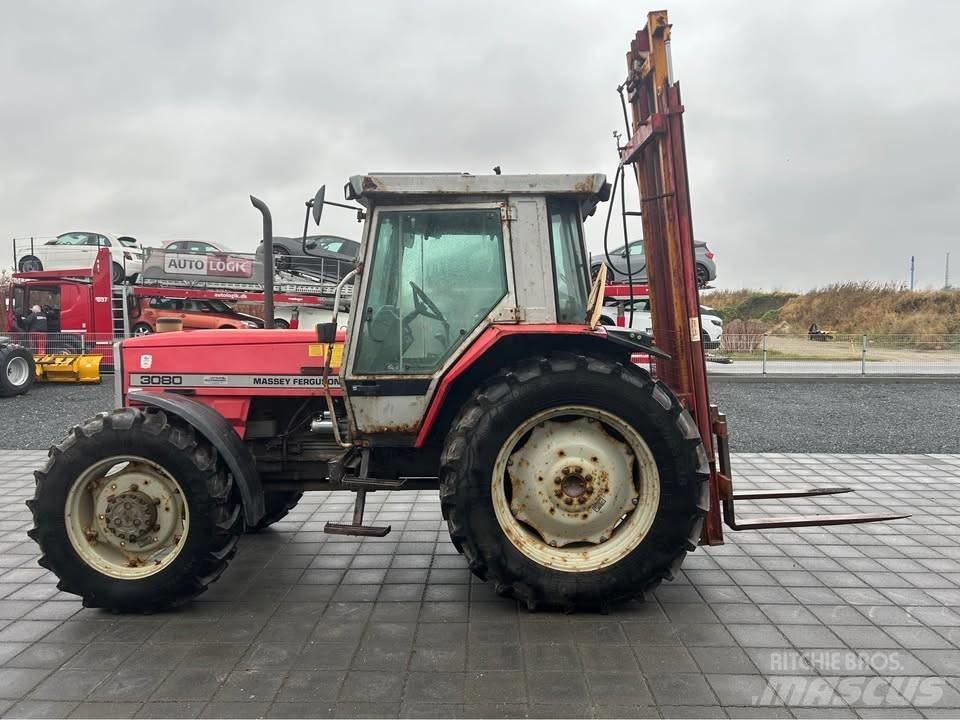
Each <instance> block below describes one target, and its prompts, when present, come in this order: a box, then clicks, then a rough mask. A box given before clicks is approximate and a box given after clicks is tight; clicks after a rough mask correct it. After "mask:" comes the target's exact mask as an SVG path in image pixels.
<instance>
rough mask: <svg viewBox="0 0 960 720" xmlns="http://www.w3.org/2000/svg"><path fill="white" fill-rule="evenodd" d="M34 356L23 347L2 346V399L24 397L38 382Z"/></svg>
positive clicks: (0, 379) (0, 387)
mask: <svg viewBox="0 0 960 720" xmlns="http://www.w3.org/2000/svg"><path fill="white" fill-rule="evenodd" d="M36 372H37V371H36V366H35V365H34V362H33V354H32V353H31V352H30V351H29V350H27V349H26V348H25V347H23V346H22V345H16V344H14V343H10V344H8V345H0V397H13V396H15V395H23V394H24V393H25V392H27V390H29V389H30V388H31V387H32V386H33V382H34V380H36Z"/></svg>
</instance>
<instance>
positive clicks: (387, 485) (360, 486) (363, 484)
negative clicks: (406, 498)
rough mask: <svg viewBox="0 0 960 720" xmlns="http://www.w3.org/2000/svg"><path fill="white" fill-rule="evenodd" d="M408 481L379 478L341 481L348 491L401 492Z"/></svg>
mask: <svg viewBox="0 0 960 720" xmlns="http://www.w3.org/2000/svg"><path fill="white" fill-rule="evenodd" d="M406 482H407V481H406V480H404V479H402V478H401V479H397V480H380V479H377V478H358V477H348V478H344V479H343V480H341V481H340V484H341V485H343V487H344V488H346V489H347V490H371V491H373V490H399V489H400V488H402V487H403V486H404V484H406Z"/></svg>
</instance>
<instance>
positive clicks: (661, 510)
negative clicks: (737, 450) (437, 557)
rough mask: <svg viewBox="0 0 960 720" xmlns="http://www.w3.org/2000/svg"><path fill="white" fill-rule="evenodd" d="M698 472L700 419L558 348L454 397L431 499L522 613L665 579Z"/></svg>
mask: <svg viewBox="0 0 960 720" xmlns="http://www.w3.org/2000/svg"><path fill="white" fill-rule="evenodd" d="M491 469H492V472H491ZM708 477H709V476H708V466H707V459H706V454H705V453H704V450H703V445H702V442H701V440H700V435H699V433H698V431H697V426H696V423H695V422H694V421H693V419H692V418H691V416H690V414H689V413H688V412H687V411H686V410H684V409H683V408H682V406H681V405H680V403H679V402H678V400H677V399H676V397H675V396H674V395H673V393H671V392H670V391H669V389H667V388H666V386H664V385H663V384H662V383H659V382H655V381H653V380H652V379H651V378H650V376H649V374H648V373H647V372H645V371H644V370H642V369H640V368H638V367H635V366H632V365H625V364H621V363H614V362H610V361H608V360H603V359H599V358H593V357H584V356H573V355H567V354H563V355H559V354H558V355H555V356H552V357H549V358H546V357H545V358H531V359H529V360H526V361H524V362H522V363H520V364H518V365H517V366H515V367H514V368H512V369H510V370H506V371H504V372H501V373H500V374H499V375H497V376H496V377H495V378H493V379H492V380H491V381H490V382H488V383H487V384H486V385H485V386H484V387H482V388H480V389H479V390H478V391H477V392H476V393H475V394H474V395H473V397H472V398H471V399H470V400H469V401H468V402H467V403H466V404H465V405H464V406H463V409H462V410H461V412H460V414H459V416H458V417H457V418H456V420H455V421H454V423H453V426H452V428H451V430H450V433H449V435H448V437H447V441H446V444H445V447H444V450H443V455H442V459H441V489H440V494H441V506H442V509H443V514H444V517H445V518H446V520H447V524H448V527H449V530H450V537H451V539H452V540H453V542H454V544H455V545H457V546H458V547H459V548H461V549H462V552H463V554H464V555H465V556H466V558H467V560H468V562H469V564H470V569H471V570H472V571H473V572H474V574H476V575H477V576H479V577H480V578H482V579H485V580H489V581H490V582H492V583H494V585H495V587H496V591H497V593H498V594H501V595H505V596H509V597H514V598H516V599H518V600H520V601H522V602H523V603H525V604H526V605H527V607H529V608H531V609H533V608H536V607H538V606H550V607H560V608H563V609H565V610H574V609H577V608H597V607H600V608H603V607H605V606H607V605H609V604H610V603H613V602H617V601H622V600H626V599H629V598H633V597H637V596H642V595H643V593H644V592H646V591H648V590H651V589H652V588H654V587H656V586H657V585H658V584H659V583H660V581H661V580H663V579H665V578H666V579H669V578H672V577H673V575H674V573H675V572H676V571H677V570H678V569H679V567H680V563H681V562H682V560H683V557H684V556H685V555H686V553H687V552H688V551H690V550H694V549H695V548H696V547H697V543H698V541H699V538H700V532H701V529H702V527H703V520H704V516H705V514H706V511H707V508H708V493H707V487H708V484H707V480H708Z"/></svg>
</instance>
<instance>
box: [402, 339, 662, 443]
mask: <svg viewBox="0 0 960 720" xmlns="http://www.w3.org/2000/svg"><path fill="white" fill-rule="evenodd" d="M652 341H653V338H651V337H650V336H649V335H647V334H646V333H638V332H606V331H605V330H603V329H600V330H597V331H594V330H591V329H590V328H589V327H587V326H586V325H572V324H571V325H494V326H492V327H490V328H488V329H487V330H486V331H484V332H483V333H482V334H481V335H480V337H478V338H477V339H476V340H475V341H474V343H473V344H472V345H471V346H470V347H469V348H468V349H467V350H466V351H465V352H464V353H463V354H462V355H461V356H460V358H459V359H458V360H457V361H456V362H455V363H454V364H453V365H452V366H450V368H448V369H447V371H446V372H445V373H444V375H443V377H442V378H441V380H440V383H439V384H438V386H437V390H436V392H435V393H434V395H433V398H432V399H431V401H430V404H429V406H428V407H427V412H426V415H425V416H424V420H423V423H422V424H421V426H420V429H419V431H418V433H417V438H416V441H415V442H414V447H424V446H425V445H427V444H429V443H430V442H435V443H436V442H442V436H443V434H444V433H445V432H446V429H447V426H448V425H449V422H450V421H451V420H452V419H453V416H454V415H455V414H456V411H458V410H459V408H460V406H461V405H462V404H463V403H464V402H465V401H466V400H467V398H468V397H469V396H470V395H471V394H472V393H473V391H474V390H475V389H476V388H477V387H478V386H479V385H480V384H481V383H482V382H483V381H484V380H486V379H487V378H489V377H491V376H492V375H493V374H494V373H496V372H497V371H499V370H500V369H502V368H503V367H507V366H509V365H512V364H514V363H515V362H516V361H517V360H519V359H521V358H524V357H531V356H540V355H548V354H550V353H551V352H558V351H561V352H573V353H583V354H588V355H589V354H598V355H601V356H605V357H609V358H611V359H613V360H615V361H620V362H624V363H629V362H630V361H631V360H630V358H631V355H633V354H635V353H645V354H647V355H652V356H654V357H658V358H664V359H669V357H670V356H669V355H667V354H666V353H664V352H663V351H662V350H660V349H658V348H657V347H655V346H654V345H653V342H652Z"/></svg>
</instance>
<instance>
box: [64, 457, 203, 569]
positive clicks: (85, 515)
mask: <svg viewBox="0 0 960 720" xmlns="http://www.w3.org/2000/svg"><path fill="white" fill-rule="evenodd" d="M65 511H66V513H65V518H64V520H65V522H66V526H67V535H68V537H69V538H70V542H71V543H72V544H73V547H74V549H75V550H76V551H77V553H78V554H79V555H80V556H81V557H82V558H83V559H84V561H85V562H87V564H89V565H90V566H91V567H94V568H96V569H97V570H99V571H100V572H102V573H104V574H106V575H109V576H111V577H115V578H122V579H132V578H138V577H146V576H147V575H151V574H153V573H154V572H158V571H159V570H161V569H162V568H163V567H165V566H166V565H168V564H169V563H170V562H172V561H173V559H174V558H175V557H176V556H177V554H178V553H179V551H180V549H181V548H182V547H183V544H184V538H185V537H186V534H187V531H188V527H189V513H188V511H187V506H186V502H185V500H184V497H183V493H182V491H181V489H180V486H179V484H178V483H177V481H176V480H174V479H173V477H172V476H171V475H170V474H169V473H167V472H166V471H165V470H164V469H163V468H161V467H160V466H159V465H156V464H154V463H151V462H149V461H147V460H144V459H143V458H135V457H130V456H126V457H115V458H108V459H105V460H103V461H101V462H99V463H96V464H95V465H93V466H91V467H90V468H88V469H87V470H86V471H85V472H83V473H82V474H81V475H80V477H79V478H78V479H77V480H76V481H75V482H74V484H73V486H72V487H71V489H70V492H69V493H68V495H67V502H66V506H65Z"/></svg>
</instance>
